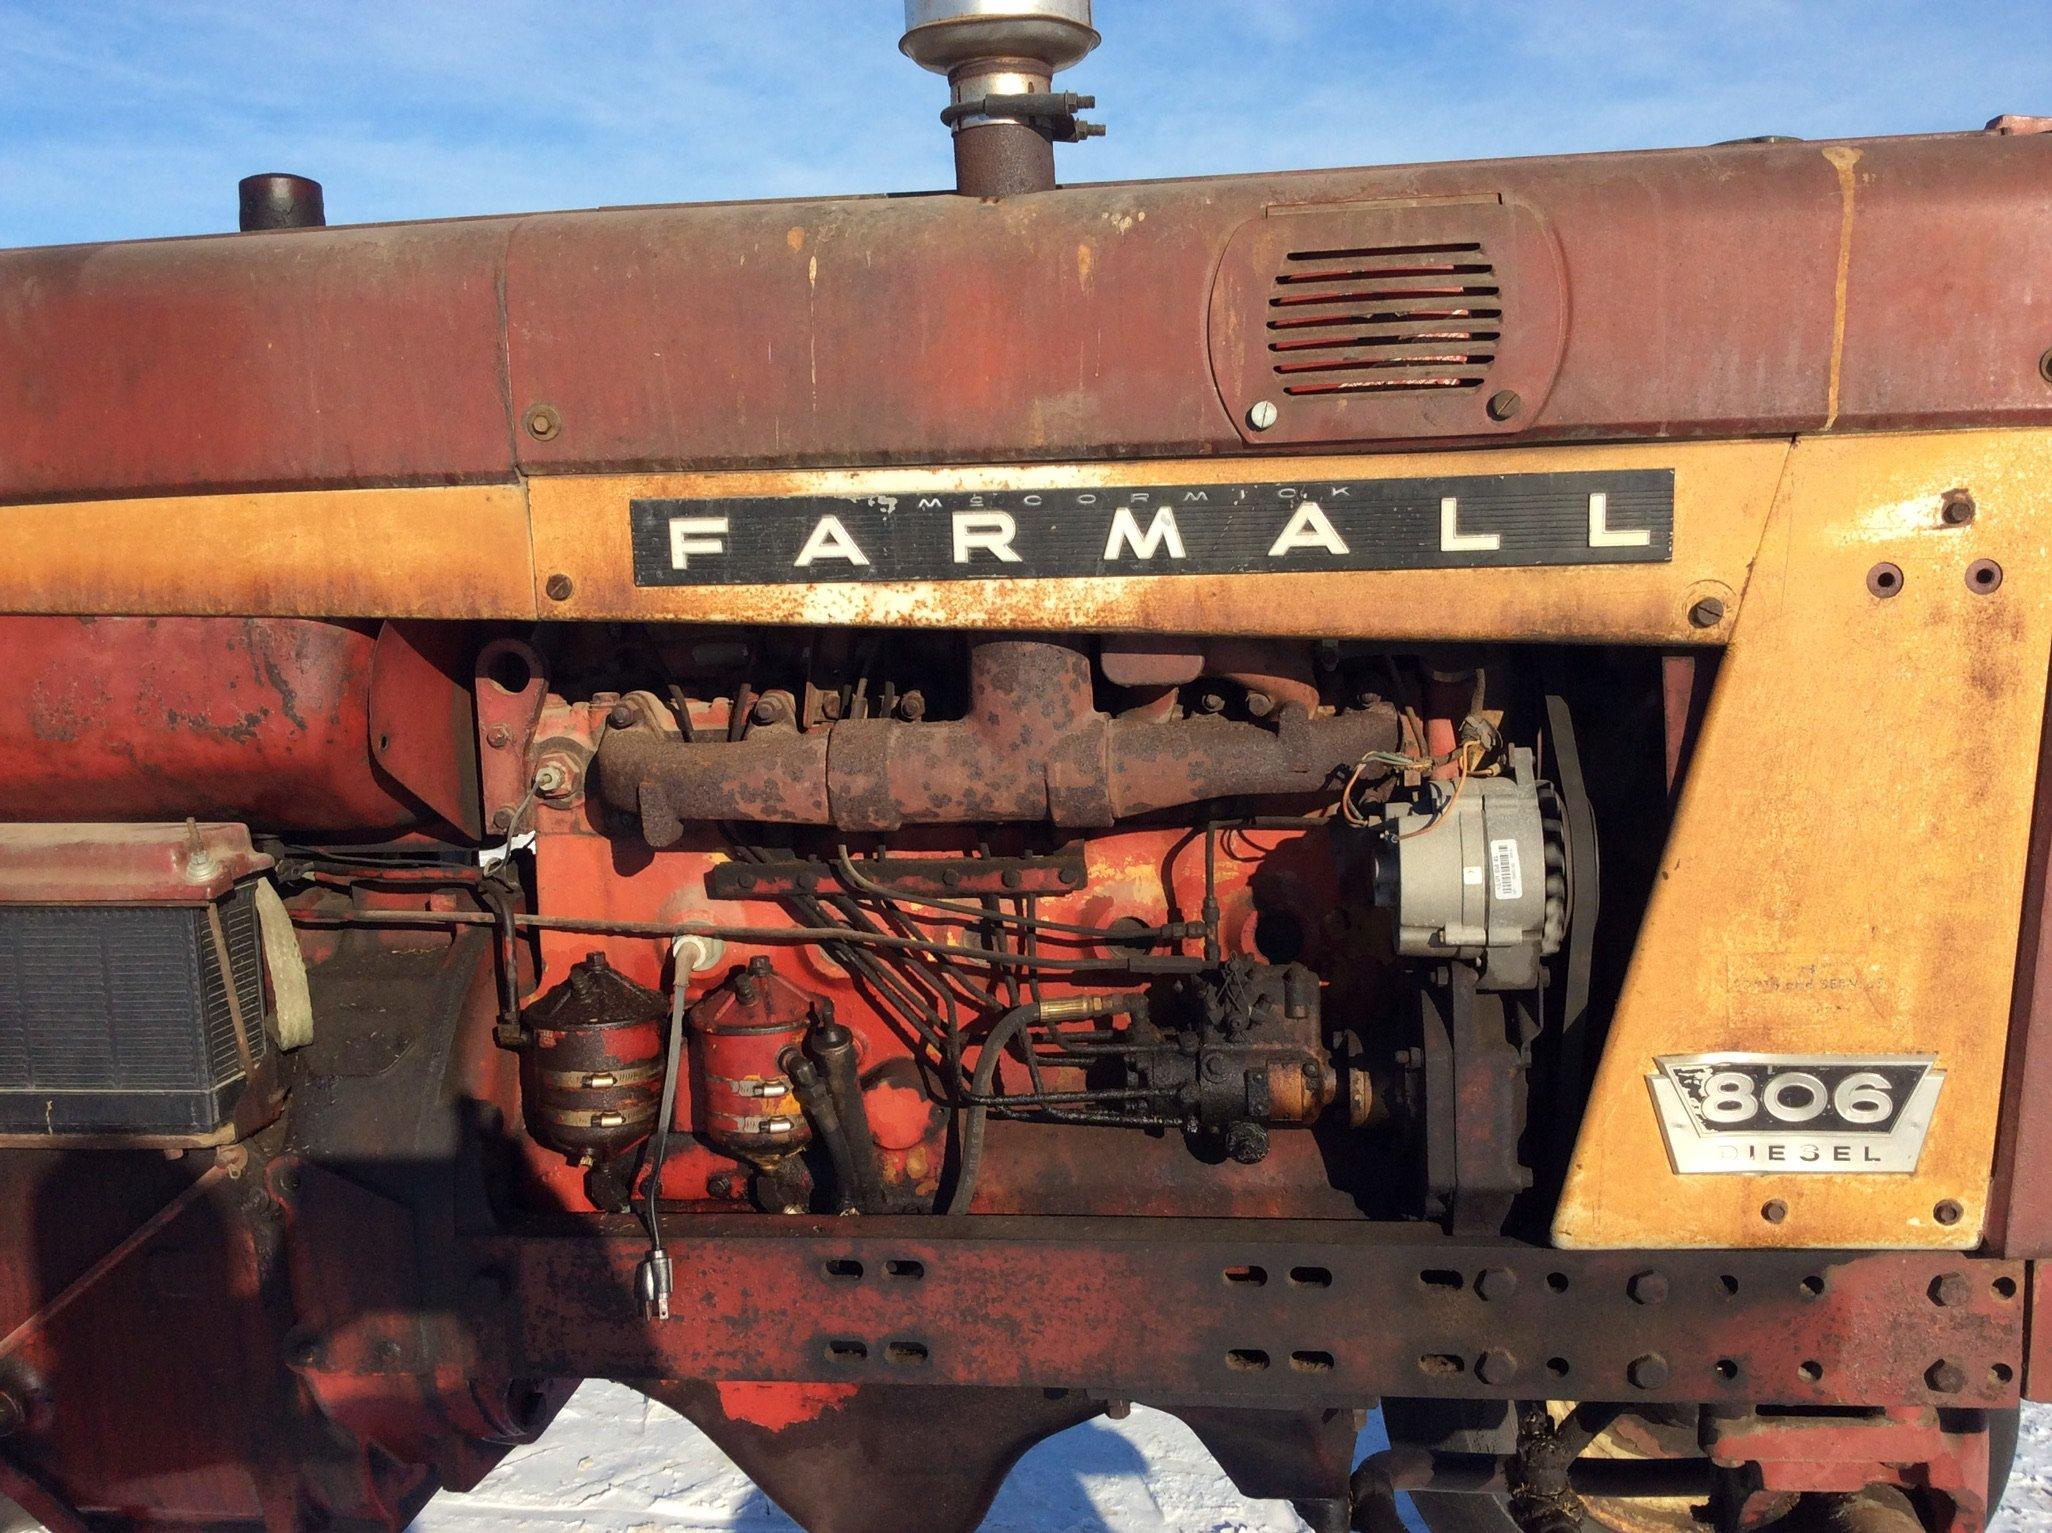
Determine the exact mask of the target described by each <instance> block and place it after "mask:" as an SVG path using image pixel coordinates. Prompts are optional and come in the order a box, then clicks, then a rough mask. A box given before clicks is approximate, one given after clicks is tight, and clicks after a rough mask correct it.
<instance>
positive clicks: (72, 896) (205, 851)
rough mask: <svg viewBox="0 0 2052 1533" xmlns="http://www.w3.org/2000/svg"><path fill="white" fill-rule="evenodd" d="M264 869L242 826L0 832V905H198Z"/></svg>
mask: <svg viewBox="0 0 2052 1533" xmlns="http://www.w3.org/2000/svg"><path fill="white" fill-rule="evenodd" d="M270 866H271V859H270V858H269V857H266V856H264V855H262V854H261V853H259V852H258V851H257V850H256V849H255V848H254V847H253V846H251V845H250V840H249V827H248V826H246V825H224V824H219V823H208V824H204V825H202V824H198V823H194V824H193V825H191V826H190V827H188V826H186V825H184V824H155V825H108V824H103V823H88V824H70V825H33V824H30V825H20V824H15V825H8V824H0V904H10V905H62V904H69V903H75V902H87V903H99V902H108V901H111V902H113V903H117V904H179V905H186V904H201V903H204V902H207V901H211V900H218V899H220V898H222V897H223V896H225V895H226V894H227V893H228V891H229V890H230V889H232V888H234V887H235V885H236V884H237V883H238V882H240V881H241V880H242V879H245V878H250V877H254V876H255V875H256V874H259V873H262V872H265V871H267V870H268V869H269V868H270Z"/></svg>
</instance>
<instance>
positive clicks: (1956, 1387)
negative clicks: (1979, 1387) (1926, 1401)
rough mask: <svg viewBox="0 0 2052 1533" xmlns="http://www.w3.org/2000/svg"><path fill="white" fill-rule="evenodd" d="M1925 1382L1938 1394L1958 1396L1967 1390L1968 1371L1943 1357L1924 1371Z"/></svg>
mask: <svg viewBox="0 0 2052 1533" xmlns="http://www.w3.org/2000/svg"><path fill="white" fill-rule="evenodd" d="M1924 1382H1925V1383H1926V1384H1928V1385H1930V1386H1931V1388H1932V1389H1933V1390H1934V1391H1936V1392H1937V1393H1938V1394H1941V1395H1956V1394H1958V1393H1959V1392H1960V1391H1961V1390H1962V1389H1965V1388H1966V1370H1964V1369H1963V1368H1961V1367H1960V1366H1959V1364H1958V1363H1955V1362H1950V1361H1948V1360H1946V1359H1945V1358H1942V1357H1941V1358H1939V1359H1938V1361H1937V1362H1935V1363H1933V1364H1932V1365H1931V1366H1930V1367H1928V1368H1926V1369H1925V1370H1924Z"/></svg>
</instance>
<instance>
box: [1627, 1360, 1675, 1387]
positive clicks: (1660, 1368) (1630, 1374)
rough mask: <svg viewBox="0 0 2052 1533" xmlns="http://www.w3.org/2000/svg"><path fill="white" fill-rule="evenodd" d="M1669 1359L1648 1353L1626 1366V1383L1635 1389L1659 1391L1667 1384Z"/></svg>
mask: <svg viewBox="0 0 2052 1533" xmlns="http://www.w3.org/2000/svg"><path fill="white" fill-rule="evenodd" d="M1667 1378H1668V1367H1667V1359H1666V1358H1664V1357H1662V1356H1661V1355H1660V1354H1659V1353H1658V1352H1647V1353H1644V1354H1642V1355H1641V1356H1638V1357H1635V1358H1633V1359H1632V1360H1631V1361H1630V1362H1629V1363H1627V1364H1625V1381H1626V1382H1627V1383H1629V1384H1630V1385H1631V1386H1632V1388H1634V1389H1659V1388H1660V1387H1662V1386H1663V1385H1664V1384H1666V1383H1667Z"/></svg>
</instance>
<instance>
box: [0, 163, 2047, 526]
mask: <svg viewBox="0 0 2052 1533" xmlns="http://www.w3.org/2000/svg"><path fill="white" fill-rule="evenodd" d="M966 136H973V135H965V137H966ZM2048 166H2052V136H2048V135H2044V134H2035V135H2033V134H1999V133H1994V134H1960V135H1951V136H1938V137H1927V138H1909V139H1895V140H1876V141H1867V142H1863V143H1857V144H1838V145H1832V144H1771V145H1762V144H1755V145H1734V146H1725V147H1719V148H1707V149H1684V150H1671V151H1662V152H1657V153H1647V154H1629V155H1600V156H1580V157H1569V158H1561V159H1544V160H1521V161H1495V162H1475V163H1468V164H1459V165H1439V166H1394V167H1387V168H1381V169H1362V170H1339V171H1312V172H1297V173H1290V174H1282V175H1274V176H1246V177H1225V178H1215V179H1209V180H1193V181H1181V182H1169V183H1160V184H1151V185H1150V184H1130V185H1108V186H1083V187H1074V188H1069V189H1065V190H1058V191H1054V192H1047V193H1041V194H1037V195H1035V196H1032V197H1020V198H1008V199H1002V200H999V201H985V200H982V199H975V198H964V197H954V196H924V197H920V196H913V197H876V198H853V199H841V200H831V201H809V202H784V203H741V204H725V205H711V206H703V207H678V208H647V209H625V210H617V211H605V212H589V213H567V214H550V215H537V216H533V217H529V218H523V219H484V220H468V221H461V222H453V223H445V224H419V225H395V226H386V227H371V228H360V229H333V230H323V231H304V230H295V231H286V232H282V233H277V234H252V235H235V236H228V237H224V238H219V239H198V240H178V241H160V242H154V243H141V244H130V245H110V246H77V247H67V248H62V249H47V250H29V251H14V252H7V253H4V254H0V336H4V337H5V339H6V345H5V346H4V347H0V409H4V410H5V411H6V413H7V415H8V417H9V418H10V419H12V420H15V421H18V422H20V426H19V428H18V432H17V436H16V439H15V440H14V441H13V442H12V443H11V444H10V449H11V450H10V451H9V453H8V454H7V456H6V459H5V462H4V464H0V499H4V500H17V501H18V500H33V499H58V498H64V497H74V498H76V497H86V496H99V495H117V494H123V493H137V492H142V493H148V492H158V491H163V490H169V489H180V490H191V489H195V488H204V487H211V488H241V489H254V488H285V487H292V486H311V485H346V484H359V485H361V484H396V483H413V484H440V483H450V482H458V481H476V480H483V479H501V480H504V479H508V478H510V476H511V475H512V473H513V471H514V469H515V467H516V461H517V466H518V467H519V468H522V469H526V470H529V471H544V472H560V471H564V470H570V469H596V468H633V467H648V466H658V465H681V464H687V463H688V464H692V465H697V466H709V467H710V466H745V465H759V464H771V463H787V464H846V463H870V464H886V463H909V462H938V461H948V460H954V459H983V460H1011V461H1023V460H1028V459H1046V458H1051V457H1104V458H1116V457H1126V456H1133V455H1143V454H1172V453H1181V452H1193V453H1204V454H1212V453H1219V452H1223V451H1228V450H1235V451H1236V450H1239V449H1240V448H1241V447H1242V439H1241V433H1240V428H1239V424H1238V422H1236V420H1235V419H1234V417H1233V415H1232V413H1231V412H1230V411H1229V410H1228V409H1227V407H1226V405H1225V403H1224V402H1223V401H1222V400H1221V399H1220V397H1219V393H1218V390H1217V388H1216V386H1215V384H1214V381H1213V378H1212V370H1211V366H1210V360H1209V356H1208V344H1207V340H1206V329H1207V320H1206V312H1207V307H1208V305H1209V304H1210V302H1211V294H1212V273H1213V271H1214V268H1215V267H1216V265H1217V262H1218V260H1219V257H1220V252H1221V251H1222V249H1223V248H1224V246H1225V244H1226V242H1227V240H1228V239H1229V238H1230V236H1231V234H1232V232H1233V231H1234V230H1235V229H1237V228H1239V227H1241V226H1242V225H1244V224H1246V223H1247V222H1248V221H1249V220H1250V219H1255V218H1260V217H1263V216H1264V215H1265V214H1266V213H1267V211H1268V210H1269V209H1270V208H1297V207H1306V206H1315V207H1339V206H1350V205H1358V206H1361V207H1362V208H1363V209H1364V210H1365V211H1364V216H1365V217H1367V218H1368V219H1369V220H1371V221H1372V217H1373V213H1372V207H1373V205H1375V204H1386V203H1388V202H1390V201H1392V200H1395V201H1428V202H1429V201H1444V200H1446V199H1459V198H1480V199H1483V200H1485V201H1494V200H1496V199H1498V198H1502V199H1504V200H1505V202H1506V203H1510V202H1516V203H1519V204H1523V205H1525V206H1527V207H1530V208H1531V209H1533V210H1534V212H1535V214H1536V215H1537V216H1538V217H1539V218H1541V219H1543V220H1544V222H1545V224H1546V226H1547V230H1548V234H1549V237H1550V238H1551V239H1552V240H1553V241H1554V242H1556V243H1557V245H1558V247H1559V251H1560V261H1561V265H1562V268H1563V270H1564V271H1565V274H1566V287H1567V294H1568V301H1569V303H1570V304H1571V306H1572V310H1573V313H1574V316H1575V320H1574V326H1573V329H1572V331H1571V333H1570V335H1569V337H1568V341H1567V348H1566V351H1565V353H1564V355H1563V357H1562V361H1561V366H1560V370H1559V374H1558V377H1557V379H1556V380H1555V382H1554V384H1553V387H1552V389H1551V391H1550V392H1549V393H1547V395H1546V397H1545V399H1544V401H1543V402H1542V401H1539V400H1527V401H1525V402H1524V408H1523V409H1522V410H1521V411H1520V412H1519V413H1518V414H1517V415H1516V416H1515V417H1513V418H1512V419H1510V420H1509V421H1508V422H1498V421H1489V422H1487V423H1486V424H1485V425H1484V426H1482V427H1480V428H1478V429H1477V430H1476V431H1475V432H1473V433H1471V434H1470V436H1469V437H1468V439H1470V440H1473V439H1478V438H1483V437H1487V436H1490V435H1494V434H1495V433H1496V432H1497V431H1498V430H1499V429H1503V428H1511V429H1515V430H1516V434H1517V435H1519V436H1520V437H1521V438H1525V439H1533V440H1571V439H1576V438H1589V437H1596V436H1602V437H1612V438H1615V437H1630V436H1661V437H1670V436H1700V435H1715V434H1730V433H1767V432H1792V431H1797V430H1818V429H1830V428H1837V429H1854V428H1873V427H1905V426H1919V425H1944V424H1968V423H1975V422H1978V423H1985V424H1995V423H2003V422H2024V421H2031V420H2045V419H2052V393H2048V392H2047V391H2046V389H2045V387H2044V380H2043V379H2042V377H2041V376H2040V375H2039V373H2038V358H2039V356H2040V354H2041V353H2042V352H2043V350H2044V337H2045V335H2046V334H2047V333H2052V297H2047V295H2046V294H2045V293H2044V292H2043V290H2042V289H2041V288H2034V287H2032V285H2031V284H2030V283H2029V282H2028V281H2027V280H2026V274H2027V272H2028V270H2029V267H2028V263H2027V262H2020V261H2018V259H2017V258H2016V256H2015V252H2017V251H2023V250H2031V249H2036V248H2040V247H2042V246H2043V245H2044V244H2045V242H2046V239H2047V234H2048V223H2052V209H2048V208H2047V207H2046V205H2045V202H2044V199H2043V197H2042V195H2041V189H2042V187H2043V185H2044V182H2045V179H2046V175H2047V168H2048ZM1321 216H1328V215H1321ZM1961 227H1971V228H1972V229H1973V230H1974V231H1975V237H1974V238H1973V239H1971V240H1962V239H1960V238H1958V230H1959V229H1960V228H1961ZM880 252H888V255H889V259H878V258H877V257H878V254H879V253H880ZM501 295H503V303H504V311H503V316H502V314H501V310H500V301H501ZM82 342H85V343H82ZM1905 355H1913V356H1915V357H1916V358H1917V359H1918V365H1917V366H1915V367H1904V366H1902V365H1901V358H1902V357H1904V356H1905ZM682 358H689V359H690V364H689V375H688V377H687V376H685V375H684V374H683V373H680V372H679V371H678V368H679V366H680V363H679V361H678V359H682ZM1492 392H1493V391H1492ZM543 405H546V406H547V407H548V409H549V410H550V411H551V412H553V414H552V420H553V422H554V425H553V428H552V429H550V430H549V431H548V433H547V434H546V436H542V437H538V436H536V435H535V434H534V433H532V432H530V431H528V430H525V429H522V428H521V426H520V422H522V421H523V420H525V419H526V418H527V416H528V415H529V413H530V412H532V411H533V410H534V409H536V408H537V407H539V406H543ZM1341 429H1342V431H1343V432H1344V431H1347V430H1352V429H1354V428H1351V427H1347V428H1341ZM1346 439H1348V438H1347V437H1346V436H1345V435H1344V434H1343V435H1341V436H1338V437H1333V438H1330V440H1334V441H1339V440H1346ZM1353 439H1355V440H1377V439H1380V438H1377V436H1376V433H1375V431H1374V430H1372V429H1367V430H1361V431H1360V432H1359V433H1358V435H1357V436H1355V437H1354V438H1353ZM1412 439H1413V440H1421V439H1424V438H1423V437H1422V436H1414V437H1413V438H1412ZM1461 439H1462V438H1461V437H1459V436H1454V437H1446V438H1439V437H1434V438H1432V440H1435V441H1441V440H1443V441H1457V440H1461ZM1298 445H1302V444H1301V443H1299V444H1298Z"/></svg>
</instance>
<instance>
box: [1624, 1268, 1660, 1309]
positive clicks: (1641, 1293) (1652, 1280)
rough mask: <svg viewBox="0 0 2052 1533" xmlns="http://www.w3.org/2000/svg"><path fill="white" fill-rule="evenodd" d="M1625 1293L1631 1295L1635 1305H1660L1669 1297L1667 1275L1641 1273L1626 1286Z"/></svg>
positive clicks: (1633, 1277) (1634, 1276) (1634, 1275)
mask: <svg viewBox="0 0 2052 1533" xmlns="http://www.w3.org/2000/svg"><path fill="white" fill-rule="evenodd" d="M1625 1292H1626V1293H1628V1294H1630V1295H1631V1299H1632V1302H1633V1303H1634V1304H1658V1303H1659V1302H1660V1301H1661V1300H1663V1299H1665V1298H1666V1297H1667V1275H1666V1274H1665V1273H1661V1272H1639V1273H1635V1274H1633V1276H1632V1280H1631V1281H1630V1282H1629V1283H1627V1284H1625Z"/></svg>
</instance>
